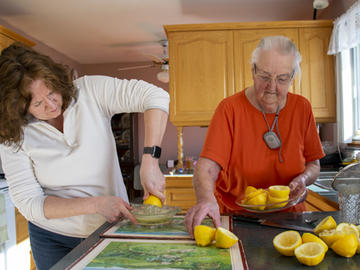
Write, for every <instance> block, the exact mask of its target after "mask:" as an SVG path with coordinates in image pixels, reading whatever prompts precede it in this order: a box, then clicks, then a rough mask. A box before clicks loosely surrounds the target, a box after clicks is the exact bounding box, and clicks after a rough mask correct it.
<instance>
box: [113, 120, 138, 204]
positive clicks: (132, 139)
mask: <svg viewBox="0 0 360 270" xmlns="http://www.w3.org/2000/svg"><path fill="white" fill-rule="evenodd" d="M111 127H112V130H113V134H114V137H115V142H116V149H117V154H118V157H119V163H120V168H121V173H122V176H123V179H124V182H125V186H126V190H127V192H128V196H129V200H133V199H134V198H135V196H136V195H137V194H136V193H137V192H138V191H136V190H135V189H134V168H135V166H136V165H137V164H138V163H139V158H138V147H137V140H136V138H137V115H136V114H134V113H120V114H116V115H114V116H113V118H112V119H111Z"/></svg>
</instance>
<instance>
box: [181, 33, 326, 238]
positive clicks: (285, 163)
mask: <svg viewBox="0 0 360 270" xmlns="http://www.w3.org/2000/svg"><path fill="white" fill-rule="evenodd" d="M300 61H301V55H300V53H299V52H298V50H297V48H296V46H295V45H294V44H293V43H292V42H291V41H290V40H289V39H288V38H286V37H283V36H272V37H265V38H263V39H262V40H261V41H260V43H259V44H258V46H257V48H256V49H255V50H254V52H253V54H252V76H253V81H254V83H253V85H252V86H250V87H248V88H246V89H244V90H243V91H241V92H239V93H237V94H235V95H233V96H231V97H228V98H225V99H224V100H223V101H222V102H221V103H220V104H219V105H218V107H217V109H216V111H215V114H214V116H213V119H212V120H211V123H210V125H209V128H208V132H207V136H206V140H205V143H204V146H203V149H202V152H201V154H200V159H199V161H198V163H197V166H196V168H195V172H194V178H193V184H194V188H195V191H196V197H197V204H196V205H195V206H194V207H192V208H191V209H189V210H188V212H187V214H186V217H185V225H186V228H187V230H188V231H189V232H190V233H191V234H192V233H193V228H194V227H195V226H196V225H198V224H200V223H201V221H202V220H203V219H204V218H205V217H206V216H209V217H211V218H212V220H213V222H214V225H215V226H216V227H218V226H219V225H220V213H235V212H240V211H242V210H244V209H243V208H242V207H241V206H239V205H237V204H236V203H235V201H236V200H237V198H238V197H240V196H241V195H242V194H244V192H245V189H246V187H247V186H254V187H256V188H267V187H269V186H271V185H288V186H289V187H290V190H291V192H292V193H293V194H305V196H303V197H302V198H300V200H299V201H303V200H305V197H306V186H308V185H311V184H312V183H313V182H314V181H315V179H316V178H317V176H318V174H319V171H320V163H319V159H320V158H322V157H323V156H324V152H323V149H322V146H321V142H320V139H319V136H318V133H317V129H316V124H315V120H314V116H313V113H312V110H311V105H310V103H309V101H307V100H306V99H305V98H304V97H302V96H299V95H296V94H292V93H289V87H290V86H291V84H292V82H293V79H294V76H295V74H296V73H297V72H299V71H300ZM304 210H305V204H304V203H300V204H298V205H295V206H294V207H292V208H289V209H288V211H304Z"/></svg>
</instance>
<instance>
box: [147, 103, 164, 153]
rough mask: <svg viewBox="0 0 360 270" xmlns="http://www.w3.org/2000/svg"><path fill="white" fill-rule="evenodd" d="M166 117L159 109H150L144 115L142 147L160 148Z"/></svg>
mask: <svg viewBox="0 0 360 270" xmlns="http://www.w3.org/2000/svg"><path fill="white" fill-rule="evenodd" d="M167 119H168V115H167V113H166V112H164V111H162V110H160V109H150V110H147V111H145V113H144V124H145V138H144V146H154V145H157V146H160V145H161V142H162V139H163V137H164V133H165V129H166V124H167Z"/></svg>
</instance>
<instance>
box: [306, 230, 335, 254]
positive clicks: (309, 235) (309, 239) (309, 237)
mask: <svg viewBox="0 0 360 270" xmlns="http://www.w3.org/2000/svg"><path fill="white" fill-rule="evenodd" d="M301 239H302V242H303V243H309V242H316V243H319V244H321V245H322V246H323V247H324V250H325V252H327V251H328V249H329V248H328V246H327V244H326V243H325V242H324V241H323V240H321V239H320V238H319V237H317V236H316V235H315V234H312V233H304V234H303V235H302V236H301Z"/></svg>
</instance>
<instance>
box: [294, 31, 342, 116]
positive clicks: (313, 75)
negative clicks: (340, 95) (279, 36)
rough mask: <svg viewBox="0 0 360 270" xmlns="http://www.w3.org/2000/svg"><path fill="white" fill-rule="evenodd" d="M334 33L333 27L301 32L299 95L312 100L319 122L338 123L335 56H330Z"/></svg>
mask: <svg viewBox="0 0 360 270" xmlns="http://www.w3.org/2000/svg"><path fill="white" fill-rule="evenodd" d="M331 31H332V28H331V27H328V28H324V27H314V28H301V29H300V53H301V55H302V59H303V60H302V63H301V70H302V78H301V88H300V93H299V94H301V95H302V96H304V97H306V98H307V99H308V100H309V101H310V103H311V105H312V108H313V112H314V116H315V118H316V120H317V122H336V97H335V84H334V78H335V70H334V57H333V56H330V55H327V50H328V46H329V41H330V36H331Z"/></svg>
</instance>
